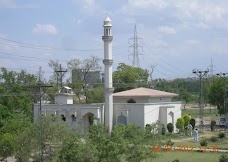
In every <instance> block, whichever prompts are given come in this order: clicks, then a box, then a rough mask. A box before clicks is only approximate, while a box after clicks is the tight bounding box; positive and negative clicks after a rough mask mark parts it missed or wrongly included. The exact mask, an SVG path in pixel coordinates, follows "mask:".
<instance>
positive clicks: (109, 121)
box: [102, 16, 113, 132]
mask: <svg viewBox="0 0 228 162" xmlns="http://www.w3.org/2000/svg"><path fill="white" fill-rule="evenodd" d="M103 27H104V36H102V39H103V41H104V60H103V63H104V66H105V73H104V75H105V76H104V78H105V126H106V127H108V130H109V132H111V131H112V126H113V97H112V93H113V87H112V63H113V60H112V31H111V28H112V23H111V20H110V19H109V17H108V16H107V17H106V18H105V20H104V25H103Z"/></svg>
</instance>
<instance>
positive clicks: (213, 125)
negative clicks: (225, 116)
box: [211, 120, 216, 131]
mask: <svg viewBox="0 0 228 162" xmlns="http://www.w3.org/2000/svg"><path fill="white" fill-rule="evenodd" d="M215 125H216V121H214V120H212V121H211V131H214V130H215Z"/></svg>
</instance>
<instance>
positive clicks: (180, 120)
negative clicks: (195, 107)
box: [176, 118, 184, 132]
mask: <svg viewBox="0 0 228 162" xmlns="http://www.w3.org/2000/svg"><path fill="white" fill-rule="evenodd" d="M176 127H177V129H179V131H180V132H182V131H183V130H184V119H183V118H178V119H177V122H176Z"/></svg>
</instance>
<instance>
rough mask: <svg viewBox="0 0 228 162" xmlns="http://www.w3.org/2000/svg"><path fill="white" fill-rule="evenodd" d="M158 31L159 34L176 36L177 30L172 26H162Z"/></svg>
mask: <svg viewBox="0 0 228 162" xmlns="http://www.w3.org/2000/svg"><path fill="white" fill-rule="evenodd" d="M158 30H159V32H161V33H165V34H176V30H175V29H174V28H172V27H170V26H160V27H159V28H158Z"/></svg>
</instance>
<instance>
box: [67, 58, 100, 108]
mask: <svg viewBox="0 0 228 162" xmlns="http://www.w3.org/2000/svg"><path fill="white" fill-rule="evenodd" d="M67 66H68V68H69V69H70V70H71V72H72V84H71V88H72V89H73V90H74V91H75V93H76V95H77V97H78V100H79V102H81V101H80V98H81V95H84V96H86V103H89V101H88V100H89V97H90V100H93V99H92V97H91V95H90V94H89V95H90V96H89V97H88V92H89V91H90V89H91V87H93V86H91V85H92V84H93V82H96V83H99V82H101V81H100V79H99V76H98V75H100V74H99V72H100V70H101V66H100V58H98V57H95V56H91V57H90V58H88V59H84V60H80V59H72V60H70V61H68V62H67Z"/></svg>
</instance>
